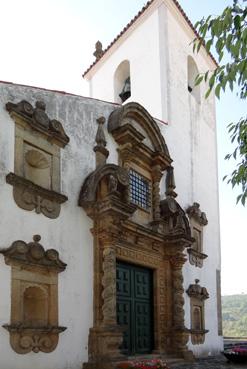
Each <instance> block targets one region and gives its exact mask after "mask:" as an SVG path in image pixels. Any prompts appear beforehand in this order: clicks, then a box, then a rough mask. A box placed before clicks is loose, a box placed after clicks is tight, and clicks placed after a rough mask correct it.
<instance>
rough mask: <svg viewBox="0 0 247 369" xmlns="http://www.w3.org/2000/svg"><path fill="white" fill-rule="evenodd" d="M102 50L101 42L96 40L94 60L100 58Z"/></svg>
mask: <svg viewBox="0 0 247 369" xmlns="http://www.w3.org/2000/svg"><path fill="white" fill-rule="evenodd" d="M103 53H104V52H103V50H102V43H101V42H100V41H97V42H96V44H95V52H94V53H93V55H94V56H95V58H96V61H97V60H99V59H100V58H101V56H102V55H103Z"/></svg>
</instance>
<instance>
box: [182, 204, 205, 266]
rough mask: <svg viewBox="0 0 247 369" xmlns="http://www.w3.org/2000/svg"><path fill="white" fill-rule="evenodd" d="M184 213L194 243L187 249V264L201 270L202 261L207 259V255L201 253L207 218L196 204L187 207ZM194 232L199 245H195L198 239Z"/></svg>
mask: <svg viewBox="0 0 247 369" xmlns="http://www.w3.org/2000/svg"><path fill="white" fill-rule="evenodd" d="M186 212H187V214H188V217H189V220H190V227H191V234H192V237H194V243H193V244H192V246H191V247H190V248H188V249H187V252H188V254H189V262H190V264H191V265H194V266H195V267H199V268H202V267H203V260H205V259H206V258H207V257H208V255H206V254H205V253H204V252H203V250H204V247H203V241H204V227H205V226H206V225H207V224H208V220H207V216H206V214H205V213H204V212H202V211H201V210H200V204H199V203H197V202H194V203H193V205H192V206H189V207H188V208H187V210H186ZM195 232H197V233H198V234H199V238H200V242H199V245H198V243H197V241H198V237H197V236H196V235H195Z"/></svg>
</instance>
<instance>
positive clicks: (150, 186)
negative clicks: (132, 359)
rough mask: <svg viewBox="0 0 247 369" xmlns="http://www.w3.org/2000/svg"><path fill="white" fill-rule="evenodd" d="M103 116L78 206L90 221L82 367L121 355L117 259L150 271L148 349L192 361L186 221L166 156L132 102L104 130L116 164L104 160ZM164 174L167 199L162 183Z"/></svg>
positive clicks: (151, 124) (106, 364) (154, 129)
mask: <svg viewBox="0 0 247 369" xmlns="http://www.w3.org/2000/svg"><path fill="white" fill-rule="evenodd" d="M102 122H103V120H102V119H100V120H98V123H99V127H98V132H97V135H96V143H97V146H96V147H95V148H94V151H95V153H96V169H95V170H94V171H93V172H92V173H91V174H90V175H89V176H88V177H87V178H86V180H85V181H84V183H83V186H82V189H81V193H80V198H79V205H80V206H82V207H83V208H84V209H85V211H86V213H87V214H88V216H89V217H90V218H92V219H93V222H94V223H93V228H92V234H93V237H94V324H93V327H92V328H91V329H90V332H89V347H88V351H89V360H88V363H84V368H85V369H86V368H93V369H94V368H100V369H103V368H113V367H114V364H113V362H116V361H118V360H121V358H122V353H121V349H120V347H121V343H122V340H123V332H124V326H121V325H118V324H117V311H116V261H120V262H121V261H122V262H127V263H132V264H135V265H137V266H138V265H139V266H142V267H146V268H149V269H152V270H153V273H152V274H153V315H154V317H153V336H154V346H153V352H154V353H156V354H161V355H165V354H172V355H174V356H177V357H183V358H190V359H191V358H192V357H193V355H192V353H191V352H190V351H188V348H187V341H188V337H189V330H188V329H187V328H186V327H185V324H184V307H183V306H184V298H183V293H184V289H183V275H182V268H183V265H184V263H185V261H186V258H185V255H184V250H185V248H187V247H190V246H191V244H192V243H193V241H194V239H193V238H192V237H191V231H190V226H189V222H188V219H187V216H186V214H185V212H184V211H183V210H182V208H181V207H180V205H179V204H178V202H177V201H176V199H175V197H176V196H177V195H176V193H175V181H174V173H173V168H172V167H171V162H172V159H171V158H170V156H169V152H168V149H167V146H166V144H165V141H164V138H163V136H162V135H161V133H160V130H159V128H158V126H157V124H156V122H155V121H154V120H153V118H152V117H151V116H150V115H149V113H148V112H147V111H146V110H145V109H144V108H143V107H142V106H140V105H139V104H137V103H129V104H126V105H125V106H123V107H121V108H118V109H116V110H115V111H113V113H112V114H111V115H110V117H109V121H108V131H109V133H111V134H112V135H113V137H114V139H115V140H116V142H117V143H118V153H119V164H118V165H116V164H107V163H106V159H107V157H108V150H107V149H106V140H105V137H104V129H103V124H101V123H102ZM163 172H166V177H167V191H166V198H165V199H164V200H162V201H161V199H160V187H159V186H160V180H161V178H162V175H163Z"/></svg>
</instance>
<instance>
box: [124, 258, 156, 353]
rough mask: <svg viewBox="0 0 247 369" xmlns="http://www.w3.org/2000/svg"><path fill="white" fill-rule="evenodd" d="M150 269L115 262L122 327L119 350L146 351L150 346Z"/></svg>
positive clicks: (151, 320) (147, 351)
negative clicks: (122, 332)
mask: <svg viewBox="0 0 247 369" xmlns="http://www.w3.org/2000/svg"><path fill="white" fill-rule="evenodd" d="M152 279H153V275H152V271H151V270H149V269H145V268H141V267H137V266H134V265H131V264H125V263H121V262H118V263H117V322H118V324H119V325H121V326H123V328H124V340H123V344H122V347H121V351H122V353H123V354H126V355H133V354H147V353H150V352H151V351H152V349H153V317H152V306H153V301H152V300H153V293H152Z"/></svg>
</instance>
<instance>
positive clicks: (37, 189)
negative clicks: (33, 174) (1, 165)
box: [6, 173, 68, 204]
mask: <svg viewBox="0 0 247 369" xmlns="http://www.w3.org/2000/svg"><path fill="white" fill-rule="evenodd" d="M6 182H7V183H8V184H10V185H12V186H21V187H25V189H28V190H29V191H31V192H33V193H35V194H37V195H39V196H41V197H44V198H47V199H50V200H53V201H55V202H57V203H58V204H62V203H64V202H65V201H67V200H68V197H67V196H65V195H62V194H61V193H58V192H56V191H53V190H47V189H46V188H43V187H41V186H39V185H36V184H35V183H33V182H32V181H29V180H28V179H26V178H23V177H20V176H17V175H16V174H15V173H9V174H7V175H6Z"/></svg>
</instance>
